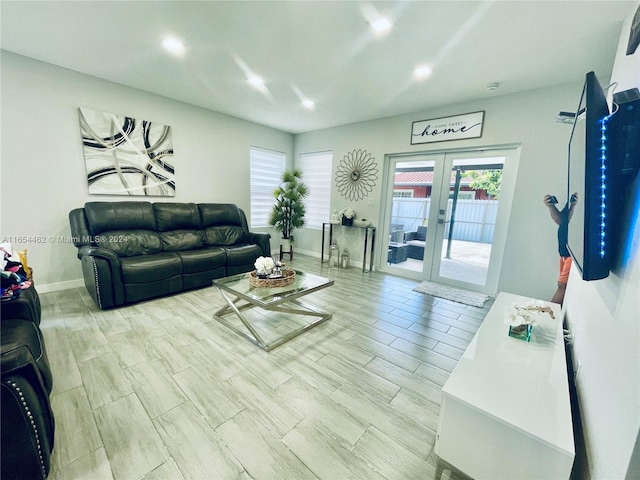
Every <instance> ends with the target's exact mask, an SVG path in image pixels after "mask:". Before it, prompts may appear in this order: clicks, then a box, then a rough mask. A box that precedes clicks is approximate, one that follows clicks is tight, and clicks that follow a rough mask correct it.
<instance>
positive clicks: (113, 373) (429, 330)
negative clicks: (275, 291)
mask: <svg viewBox="0 0 640 480" xmlns="http://www.w3.org/2000/svg"><path fill="white" fill-rule="evenodd" d="M289 263H290V265H291V266H293V267H295V268H298V269H301V270H306V271H309V272H312V273H317V274H320V275H323V276H328V277H330V278H332V279H334V280H335V285H334V286H332V287H329V288H327V289H324V290H322V291H319V292H316V293H313V294H310V295H309V296H307V297H305V300H307V301H308V302H309V303H312V304H315V305H316V306H318V307H321V308H323V309H325V310H328V311H330V312H332V313H333V318H332V319H331V320H329V321H327V322H325V323H323V324H321V325H319V326H317V327H315V328H314V329H312V330H310V331H308V332H306V333H304V334H302V335H300V336H299V337H296V338H295V339H293V340H291V341H289V342H287V343H285V344H284V345H282V346H280V347H278V348H276V349H274V350H273V351H271V352H269V353H267V352H264V351H262V350H261V349H259V348H258V347H256V346H255V345H253V344H251V343H250V342H248V341H247V340H246V339H244V338H242V337H240V336H239V335H237V334H236V333H234V332H232V331H231V330H229V329H227V328H226V327H225V326H223V325H221V324H220V323H219V322H217V321H215V320H214V319H213V318H212V313H213V312H214V311H215V310H217V309H218V308H220V307H221V306H222V305H223V304H224V303H223V299H222V297H221V296H220V295H219V293H218V292H217V290H216V289H215V288H213V287H211V288H204V289H200V290H196V291H191V292H186V293H182V294H178V295H173V296H170V297H165V298H161V299H156V300H151V301H147V302H143V303H139V304H137V305H132V306H127V307H124V308H118V309H114V310H109V311H101V310H99V309H98V308H97V307H96V306H95V304H94V303H93V301H92V299H91V298H90V297H89V296H88V294H87V292H86V291H85V290H84V289H71V290H65V291H59V292H51V293H46V294H42V295H41V301H42V305H43V318H42V330H43V334H44V336H45V342H46V347H47V351H48V354H49V359H50V362H51V368H52V371H53V376H54V389H53V394H52V397H51V401H52V405H53V410H54V414H55V417H56V437H55V449H54V452H53V462H52V471H51V475H50V478H51V479H54V480H63V479H64V480H71V479H80V478H82V479H91V480H94V479H111V478H113V479H132V480H134V479H141V478H144V479H172V480H173V479H176V480H177V479H238V480H248V479H256V480H258V479H260V480H263V479H264V480H277V479H282V480H299V479H315V478H320V479H327V480H337V479H347V478H349V479H351V478H354V479H356V478H361V479H389V480H395V479H432V478H434V475H435V467H436V457H435V454H434V452H433V446H434V441H435V432H436V429H437V424H438V414H439V411H440V403H441V387H442V385H443V384H444V382H445V381H446V379H447V377H448V375H449V374H450V372H451V371H452V369H453V368H454V366H455V365H456V361H457V360H458V359H459V358H460V356H461V355H462V353H463V352H464V349H465V348H466V346H467V345H468V343H469V341H470V340H471V338H472V337H473V335H474V333H475V331H476V330H477V328H478V326H479V325H480V323H481V322H482V319H483V318H484V316H485V314H486V312H487V311H488V309H489V308H490V303H491V302H487V304H486V305H485V307H484V308H483V309H479V308H475V307H466V306H465V305H462V304H458V303H455V302H450V301H446V300H442V299H438V298H435V297H430V296H427V295H423V294H420V293H416V292H413V291H412V288H413V287H414V286H415V285H416V284H417V283H418V282H416V281H413V280H407V279H403V278H399V277H394V276H390V275H386V274H383V273H380V272H374V273H366V274H363V273H362V272H361V270H360V269H359V268H351V269H348V270H342V269H331V270H330V269H329V268H328V266H327V264H326V263H325V264H323V265H321V264H320V261H319V259H317V258H311V257H305V256H301V255H297V256H296V257H295V259H294V261H293V262H289ZM267 321H268V320H267ZM443 478H445V479H446V478H452V479H456V478H459V477H456V476H455V474H454V473H452V472H450V471H448V470H447V471H445V474H444V476H443Z"/></svg>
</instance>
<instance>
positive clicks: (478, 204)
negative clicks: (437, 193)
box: [437, 157, 504, 285]
mask: <svg viewBox="0 0 640 480" xmlns="http://www.w3.org/2000/svg"><path fill="white" fill-rule="evenodd" d="M503 162H504V158H502V157H500V158H481V159H469V158H465V159H455V160H453V163H452V168H451V174H450V187H449V193H448V198H446V199H445V198H443V199H442V200H441V201H446V202H447V204H446V217H445V219H444V224H443V228H442V233H441V234H442V238H443V242H442V251H441V257H440V261H439V269H438V270H437V271H438V277H440V278H443V279H444V278H446V279H451V280H456V281H460V282H465V283H472V284H476V285H485V283H486V280H487V272H488V268H489V260H490V257H491V246H492V244H493V235H494V231H495V225H496V218H497V212H498V201H499V197H500V187H501V183H502V168H503Z"/></svg>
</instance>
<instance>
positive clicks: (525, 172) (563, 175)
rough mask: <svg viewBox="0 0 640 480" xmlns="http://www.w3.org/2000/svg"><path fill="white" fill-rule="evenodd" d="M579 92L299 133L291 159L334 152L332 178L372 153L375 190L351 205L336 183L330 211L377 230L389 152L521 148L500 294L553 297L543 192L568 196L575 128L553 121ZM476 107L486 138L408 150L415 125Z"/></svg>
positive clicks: (354, 240)
mask: <svg viewBox="0 0 640 480" xmlns="http://www.w3.org/2000/svg"><path fill="white" fill-rule="evenodd" d="M585 73H586V72H585ZM425 88H429V85H428V82H427V83H425ZM581 91H582V85H581V84H571V85H561V86H557V87H553V88H546V89H540V90H532V91H529V92H525V93H521V94H515V95H504V96H493V95H490V94H487V100H484V101H479V102H473V103H464V104H458V105H450V106H447V107H445V108H439V109H434V110H429V111H424V112H417V113H415V114H411V115H402V116H397V117H391V118H385V119H380V120H374V121H369V122H362V123H357V124H352V125H346V126H343V127H336V128H331V129H326V130H320V131H315V132H310V133H305V134H301V135H296V136H295V138H294V144H295V151H294V159H295V158H297V157H298V155H299V154H301V153H306V152H313V151H321V150H333V152H334V165H333V173H332V175H335V171H336V167H337V165H338V164H339V163H340V161H341V160H342V158H343V156H344V155H345V154H346V153H347V152H350V151H352V150H353V149H358V148H360V149H365V150H367V152H370V153H372V155H373V156H374V157H375V159H376V161H377V164H378V170H379V180H378V181H377V183H376V186H375V189H374V190H373V192H371V193H370V194H369V197H367V198H365V199H364V200H361V201H359V202H349V201H347V200H346V199H344V198H342V197H341V196H340V194H339V192H338V191H337V190H336V188H335V182H334V185H333V189H332V198H331V210H333V209H334V208H336V209H338V210H340V209H341V208H343V207H345V206H347V205H352V206H353V207H354V209H355V210H356V213H357V215H358V216H361V217H366V218H370V219H372V220H373V222H374V225H376V226H379V225H380V221H381V220H380V215H379V210H380V203H381V202H380V200H381V198H380V197H381V192H382V172H383V170H384V159H385V155H388V154H393V153H402V152H420V151H437V150H443V149H456V148H471V147H490V146H500V145H514V144H515V145H521V147H522V151H521V157H520V162H519V169H518V172H517V180H516V185H515V195H514V199H513V207H512V213H511V218H510V220H509V227H508V234H507V244H506V248H505V251H504V260H503V265H502V272H501V275H500V282H499V290H507V291H510V292H513V293H516V294H521V295H529V296H533V297H537V298H544V299H550V298H551V296H552V295H553V292H554V291H555V289H556V279H557V269H558V266H557V262H558V254H557V241H556V231H557V230H556V228H557V227H555V224H554V223H553V222H552V220H551V219H550V217H549V213H548V211H547V208H546V207H545V206H544V205H543V203H542V198H543V196H544V195H545V194H546V193H552V194H555V195H557V196H558V198H561V197H562V194H563V192H566V182H567V167H566V165H567V143H568V141H569V135H570V133H571V127H570V126H569V125H566V124H560V123H556V122H555V118H556V116H557V115H558V112H560V111H561V110H565V111H571V110H575V108H576V106H577V104H578V101H579V98H580V93H581ZM479 110H484V111H485V112H486V113H485V121H484V130H483V133H482V137H481V138H478V139H470V140H461V141H452V142H443V143H435V144H423V145H410V131H411V124H412V122H414V121H418V120H424V119H428V118H437V117H443V116H449V115H457V114H463V113H469V112H475V111H479ZM332 178H334V177H332ZM369 198H373V199H374V202H375V205H373V206H369V205H368V204H367V200H368V199H369ZM341 232H344V230H341ZM341 234H342V235H343V236H344V235H345V234H344V233H341ZM320 241H321V234H320V232H319V231H318V230H313V229H306V230H305V231H304V232H301V233H300V234H296V248H297V249H301V250H305V251H311V252H318V251H319V250H320ZM346 241H347V245H348V247H349V251H350V252H352V255H353V256H354V258H355V259H357V260H360V259H361V258H362V243H361V242H362V239H361V237H360V236H358V232H351V234H350V237H349V238H347V239H346ZM341 247H342V243H341ZM378 248H379V245H378Z"/></svg>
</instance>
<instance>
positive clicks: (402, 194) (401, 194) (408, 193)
mask: <svg viewBox="0 0 640 480" xmlns="http://www.w3.org/2000/svg"><path fill="white" fill-rule="evenodd" d="M393 197H394V198H413V190H409V189H406V190H394V191H393Z"/></svg>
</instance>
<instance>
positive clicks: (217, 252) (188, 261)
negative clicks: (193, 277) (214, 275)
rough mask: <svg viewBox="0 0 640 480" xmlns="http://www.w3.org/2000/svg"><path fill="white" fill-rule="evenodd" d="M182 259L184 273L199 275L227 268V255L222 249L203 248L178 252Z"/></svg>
mask: <svg viewBox="0 0 640 480" xmlns="http://www.w3.org/2000/svg"><path fill="white" fill-rule="evenodd" d="M177 254H178V255H179V256H180V258H181V259H182V271H183V273H198V272H206V271H210V270H214V269H216V268H220V267H223V268H224V266H225V264H226V261H227V254H226V252H225V250H224V249H223V248H222V247H210V248H201V249H198V250H189V251H184V252H177Z"/></svg>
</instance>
